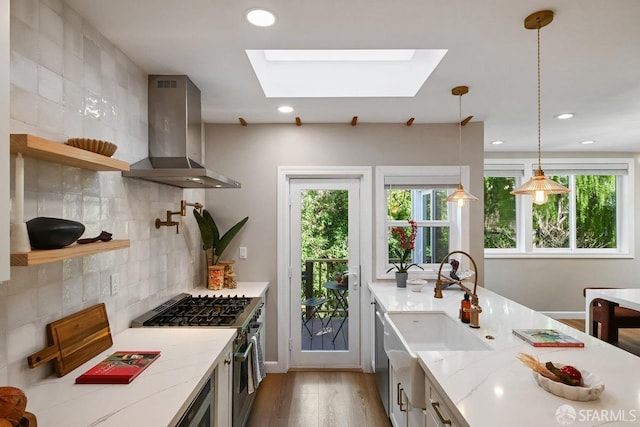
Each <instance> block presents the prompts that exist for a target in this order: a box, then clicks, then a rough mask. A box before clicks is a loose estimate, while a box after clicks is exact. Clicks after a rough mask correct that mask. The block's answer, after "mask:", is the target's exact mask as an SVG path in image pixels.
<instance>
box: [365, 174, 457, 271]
mask: <svg viewBox="0 0 640 427" xmlns="http://www.w3.org/2000/svg"><path fill="white" fill-rule="evenodd" d="M462 179H463V185H468V183H466V181H468V167H464V168H463V174H462ZM459 181H460V168H459V167H457V166H456V167H450V166H431V167H414V166H404V167H401V166H379V167H378V168H376V200H377V202H376V228H377V230H378V232H377V233H376V234H377V239H376V277H377V278H390V277H392V275H393V271H391V272H389V273H387V270H388V269H389V268H392V267H393V264H392V262H396V261H397V260H398V256H399V255H398V251H399V245H400V240H399V238H398V234H397V233H393V232H392V230H394V229H397V228H402V229H404V231H405V235H406V236H409V234H410V226H409V224H408V220H410V219H411V220H413V221H415V222H416V225H417V232H416V240H415V249H414V250H413V251H412V253H411V260H410V261H411V263H415V264H418V265H420V266H421V267H423V268H424V269H425V270H424V271H422V270H419V269H417V268H412V269H411V272H412V275H416V276H424V277H435V272H434V271H433V270H435V269H437V267H438V266H439V264H440V262H441V260H442V258H443V257H444V256H446V255H447V254H448V253H449V252H451V251H452V250H457V249H461V250H468V238H467V237H465V236H463V234H464V233H463V232H462V230H463V229H464V227H463V224H466V223H468V218H467V217H466V216H467V215H468V214H467V213H466V211H467V210H465V209H458V208H456V206H455V204H453V203H448V202H447V201H446V198H447V196H448V195H449V194H450V193H451V192H453V191H454V190H455V189H456V187H457V185H458V183H459Z"/></svg>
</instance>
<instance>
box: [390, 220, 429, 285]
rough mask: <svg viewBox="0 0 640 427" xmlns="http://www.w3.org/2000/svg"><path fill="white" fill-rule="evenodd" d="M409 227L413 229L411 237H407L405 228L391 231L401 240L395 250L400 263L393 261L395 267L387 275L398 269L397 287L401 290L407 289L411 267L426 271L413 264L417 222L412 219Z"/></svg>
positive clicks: (395, 228) (396, 228)
mask: <svg viewBox="0 0 640 427" xmlns="http://www.w3.org/2000/svg"><path fill="white" fill-rule="evenodd" d="M409 226H410V227H411V232H410V234H409V237H407V233H406V231H405V227H393V228H392V229H391V235H393V236H395V237H396V238H397V239H398V240H399V243H398V247H397V248H394V251H395V253H396V255H397V257H398V258H399V259H400V261H399V262H397V263H396V262H393V261H391V264H393V267H391V268H389V269H388V270H387V273H388V272H390V271H391V270H393V269H396V285H397V286H398V287H399V288H406V287H407V276H408V274H409V273H408V271H409V269H410V268H411V267H414V266H415V267H418V268H419V269H420V270H424V269H423V268H422V267H420V266H419V265H418V264H416V263H413V262H411V251H413V249H414V247H415V243H416V232H417V230H418V225H417V224H416V222H415V221H413V220H411V219H410V220H409Z"/></svg>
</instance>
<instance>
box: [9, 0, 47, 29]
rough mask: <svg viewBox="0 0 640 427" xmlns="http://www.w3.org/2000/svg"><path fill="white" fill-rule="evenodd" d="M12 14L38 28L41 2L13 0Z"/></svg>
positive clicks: (35, 0) (36, 0)
mask: <svg viewBox="0 0 640 427" xmlns="http://www.w3.org/2000/svg"><path fill="white" fill-rule="evenodd" d="M10 7H11V16H12V17H15V18H18V19H20V20H21V21H22V22H24V23H25V24H27V25H29V26H30V27H31V28H33V29H34V30H37V29H38V25H39V20H40V14H39V11H38V9H39V8H40V2H39V1H38V0H11V5H10Z"/></svg>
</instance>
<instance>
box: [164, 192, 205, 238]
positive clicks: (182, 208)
mask: <svg viewBox="0 0 640 427" xmlns="http://www.w3.org/2000/svg"><path fill="white" fill-rule="evenodd" d="M187 206H193V207H194V208H196V209H198V210H202V205H201V204H200V203H198V202H196V203H188V202H187V201H186V200H180V210H179V211H175V212H171V211H167V220H166V221H162V220H161V219H160V218H156V228H160V227H173V226H174V225H175V226H176V234H180V223H179V222H178V221H173V220H172V219H171V217H172V216H173V215H180V216H186V215H187Z"/></svg>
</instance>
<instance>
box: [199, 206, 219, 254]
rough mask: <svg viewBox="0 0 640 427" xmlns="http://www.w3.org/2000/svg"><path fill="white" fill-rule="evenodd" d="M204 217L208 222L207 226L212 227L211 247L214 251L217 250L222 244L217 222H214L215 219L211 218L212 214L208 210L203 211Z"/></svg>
mask: <svg viewBox="0 0 640 427" xmlns="http://www.w3.org/2000/svg"><path fill="white" fill-rule="evenodd" d="M202 216H203V217H204V219H205V221H207V224H209V227H211V233H212V235H211V241H212V243H211V247H212V248H213V249H216V248H217V247H218V244H219V242H220V231H218V226H217V225H216V222H215V221H214V220H213V217H212V216H211V214H210V213H209V211H208V210H206V209H205V210H203V211H202Z"/></svg>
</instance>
